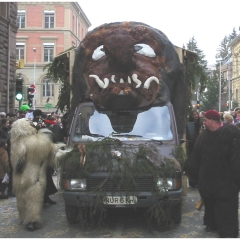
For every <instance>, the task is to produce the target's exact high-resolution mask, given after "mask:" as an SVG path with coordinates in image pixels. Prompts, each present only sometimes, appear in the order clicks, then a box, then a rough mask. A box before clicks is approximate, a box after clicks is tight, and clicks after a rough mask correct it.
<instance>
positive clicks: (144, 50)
mask: <svg viewBox="0 0 240 240" xmlns="http://www.w3.org/2000/svg"><path fill="white" fill-rule="evenodd" d="M134 49H135V51H136V53H139V54H142V55H144V56H146V57H156V54H155V52H154V50H153V49H152V48H151V47H150V46H149V45H147V44H144V43H139V44H136V45H135V46H134Z"/></svg>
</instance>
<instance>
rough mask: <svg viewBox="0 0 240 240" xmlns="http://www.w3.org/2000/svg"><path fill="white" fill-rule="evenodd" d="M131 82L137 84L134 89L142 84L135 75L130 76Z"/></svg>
mask: <svg viewBox="0 0 240 240" xmlns="http://www.w3.org/2000/svg"><path fill="white" fill-rule="evenodd" d="M132 80H133V81H134V82H135V83H136V84H137V86H136V88H139V87H140V86H141V84H142V82H141V81H140V80H139V79H138V78H137V74H135V73H134V74H133V75H132Z"/></svg>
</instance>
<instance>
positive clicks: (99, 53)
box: [92, 45, 105, 61]
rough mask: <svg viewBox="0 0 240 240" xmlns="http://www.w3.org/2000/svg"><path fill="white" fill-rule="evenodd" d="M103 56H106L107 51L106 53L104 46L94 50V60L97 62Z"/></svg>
mask: <svg viewBox="0 0 240 240" xmlns="http://www.w3.org/2000/svg"><path fill="white" fill-rule="evenodd" d="M103 56H105V51H104V46H103V45H101V46H99V47H98V48H96V49H95V50H94V52H93V55H92V59H93V60H95V61H97V60H98V59H100V58H102V57H103Z"/></svg>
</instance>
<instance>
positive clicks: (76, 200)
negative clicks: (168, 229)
mask: <svg viewBox="0 0 240 240" xmlns="http://www.w3.org/2000/svg"><path fill="white" fill-rule="evenodd" d="M129 195H131V196H136V197H137V203H135V204H124V205H123V204H116V205H113V204H111V205H107V204H104V207H106V208H119V207H120V208H121V207H122V208H147V207H151V206H153V205H154V204H156V203H158V202H161V201H162V202H170V203H171V204H174V205H175V204H178V203H179V202H180V201H181V196H182V189H179V190H174V191H168V193H167V194H165V195H164V196H163V195H162V194H160V193H159V194H153V193H150V192H140V193H138V194H137V195H135V194H134V193H131V194H129ZM106 196H124V194H123V193H114V195H112V194H111V193H106ZM63 198H64V201H65V204H66V205H69V206H77V207H80V206H84V207H91V206H94V203H95V202H96V201H97V194H96V193H87V192H76V191H63Z"/></svg>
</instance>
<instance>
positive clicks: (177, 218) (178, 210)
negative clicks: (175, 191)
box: [171, 201, 182, 224]
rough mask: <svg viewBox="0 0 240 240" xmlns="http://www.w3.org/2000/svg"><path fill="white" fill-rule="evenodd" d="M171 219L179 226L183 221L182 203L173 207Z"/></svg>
mask: <svg viewBox="0 0 240 240" xmlns="http://www.w3.org/2000/svg"><path fill="white" fill-rule="evenodd" d="M171 218H172V220H173V221H174V223H176V224H179V223H180V222H181V220H182V202H181V201H179V203H178V204H176V205H173V206H172V207H171Z"/></svg>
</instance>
